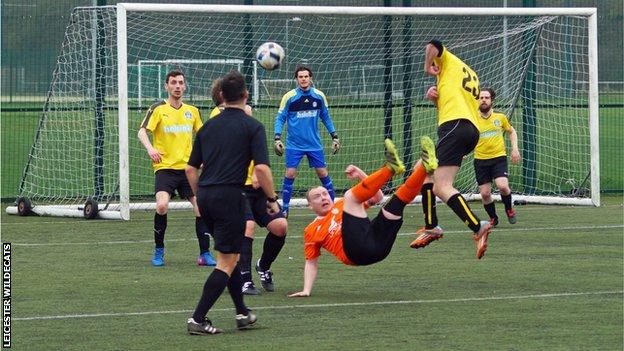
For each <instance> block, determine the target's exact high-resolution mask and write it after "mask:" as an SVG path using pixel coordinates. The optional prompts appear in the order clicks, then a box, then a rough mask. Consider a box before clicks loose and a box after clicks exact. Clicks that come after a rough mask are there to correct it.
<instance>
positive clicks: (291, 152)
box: [275, 65, 340, 217]
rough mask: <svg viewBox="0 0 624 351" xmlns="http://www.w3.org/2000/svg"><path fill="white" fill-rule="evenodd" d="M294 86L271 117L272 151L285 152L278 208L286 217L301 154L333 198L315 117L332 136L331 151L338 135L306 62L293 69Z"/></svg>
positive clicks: (332, 188) (323, 95) (335, 148)
mask: <svg viewBox="0 0 624 351" xmlns="http://www.w3.org/2000/svg"><path fill="white" fill-rule="evenodd" d="M295 80H296V81H297V88H296V89H293V90H291V91H289V92H287V93H286V94H284V96H283V97H282V101H281V103H280V107H279V110H278V111H277V117H276V118H275V153H276V154H277V155H278V156H282V155H284V154H285V157H284V158H285V165H286V174H285V176H284V182H283V184H282V199H283V205H282V211H283V212H284V215H285V216H286V217H288V210H289V205H290V198H291V196H292V192H293V187H294V184H295V177H296V176H297V167H299V162H301V159H302V158H303V156H306V157H307V158H308V165H309V166H310V168H314V169H315V170H316V174H317V175H318V177H319V179H320V180H321V184H322V185H323V187H324V188H325V189H327V191H328V192H329V195H330V196H331V198H332V200H333V199H334V196H335V193H334V185H333V184H332V180H331V178H330V176H329V174H328V173H327V163H326V162H325V154H324V153H323V144H322V143H321V135H320V133H319V123H318V121H319V119H320V120H321V122H323V124H324V125H325V128H327V131H328V132H329V134H330V135H331V137H332V152H333V154H336V153H337V152H338V150H340V139H338V133H336V128H335V127H334V123H333V122H332V119H331V116H330V115H329V110H328V108H327V98H326V97H325V94H323V92H322V91H320V90H318V89H316V88H315V87H314V86H313V84H312V70H311V69H310V68H309V67H306V66H301V65H300V66H297V68H296V69H295ZM284 124H288V127H287V129H288V133H287V136H286V147H284V143H283V142H282V134H283V131H284Z"/></svg>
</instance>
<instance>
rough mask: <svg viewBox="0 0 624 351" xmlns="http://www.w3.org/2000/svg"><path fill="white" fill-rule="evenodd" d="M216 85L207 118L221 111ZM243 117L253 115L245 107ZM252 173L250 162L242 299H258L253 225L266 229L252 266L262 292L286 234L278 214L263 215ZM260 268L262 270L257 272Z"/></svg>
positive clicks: (269, 282) (270, 282)
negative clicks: (262, 244)
mask: <svg viewBox="0 0 624 351" xmlns="http://www.w3.org/2000/svg"><path fill="white" fill-rule="evenodd" d="M220 81H221V80H220V79H216V80H215V81H214V82H213V83H212V100H213V101H214V103H215V104H216V105H217V106H216V107H215V108H214V109H213V110H212V112H211V113H210V118H213V117H215V116H218V115H219V114H220V113H221V111H222V110H223V105H224V104H223V99H222V98H221V95H220V92H221V88H220V86H219V83H220ZM245 113H246V114H248V115H249V116H252V113H253V111H252V110H251V107H250V106H249V105H246V106H245ZM253 170H254V162H253V161H251V162H250V163H249V168H248V170H247V179H246V181H245V188H244V191H245V195H246V198H247V203H248V206H247V207H246V209H245V218H246V220H247V223H246V227H245V237H244V238H243V243H242V246H241V252H240V258H239V260H238V266H239V268H240V271H241V277H242V279H243V294H245V295H260V291H259V290H258V289H257V288H256V286H255V285H254V282H253V279H252V278H251V262H252V253H253V252H252V251H253V250H252V247H253V240H254V237H255V234H254V232H255V226H256V223H258V225H259V226H260V227H263V228H267V229H268V231H269V232H268V234H267V236H266V238H265V239H264V246H263V250H262V256H261V258H260V259H259V260H258V262H257V263H256V270H257V271H258V275H259V276H260V282H261V283H262V287H263V288H264V290H266V291H274V290H275V287H274V284H273V272H272V271H271V268H270V267H271V264H272V263H273V261H275V259H276V258H277V256H278V255H279V253H280V251H281V250H282V247H283V246H284V243H285V239H286V232H287V231H288V222H287V221H286V218H285V217H284V214H283V212H282V211H280V212H279V213H276V214H273V215H269V214H268V213H267V211H266V201H267V199H266V195H265V194H264V192H263V191H262V190H261V189H260V185H259V184H258V179H257V178H256V176H255V173H254V171H253ZM261 265H262V267H264V268H260V267H261ZM267 267H268V268H267Z"/></svg>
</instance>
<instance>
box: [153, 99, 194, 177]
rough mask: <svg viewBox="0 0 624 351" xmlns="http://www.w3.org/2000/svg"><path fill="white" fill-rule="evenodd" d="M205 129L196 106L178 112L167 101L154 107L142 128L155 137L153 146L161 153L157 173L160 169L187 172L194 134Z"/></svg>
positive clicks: (185, 105)
mask: <svg viewBox="0 0 624 351" xmlns="http://www.w3.org/2000/svg"><path fill="white" fill-rule="evenodd" d="M201 126H202V120H201V114H200V113H199V110H198V109H197V108H196V107H195V106H191V105H187V104H184V103H183V104H182V106H180V108H178V109H176V108H174V107H173V106H171V105H170V104H169V103H168V102H167V101H161V102H157V103H155V104H153V105H152V106H151V107H150V108H149V110H148V111H147V114H146V115H145V118H144V119H143V122H142V123H141V128H145V129H147V130H148V131H150V132H151V133H152V136H153V137H152V139H153V140H152V143H153V146H154V148H155V149H156V150H158V151H160V152H161V153H162V155H161V162H160V163H155V164H153V166H154V172H156V171H158V170H161V169H177V170H180V169H184V168H186V163H187V162H188V159H189V157H190V156H191V150H192V149H193V133H194V132H197V131H198V130H199V128H201Z"/></svg>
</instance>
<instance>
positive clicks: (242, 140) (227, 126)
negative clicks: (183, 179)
mask: <svg viewBox="0 0 624 351" xmlns="http://www.w3.org/2000/svg"><path fill="white" fill-rule="evenodd" d="M221 95H222V97H223V100H224V101H225V109H224V110H223V112H221V113H220V114H219V115H218V116H217V117H215V118H212V119H210V120H208V121H207V122H206V123H205V124H204V126H203V127H202V128H201V129H200V130H199V132H197V136H196V137H195V142H194V143H193V151H192V152H191V156H190V158H189V161H188V165H187V167H186V176H187V178H188V181H189V183H190V185H191V187H192V189H193V193H194V194H197V204H198V207H199V212H200V213H201V216H202V218H203V219H204V221H205V222H206V224H207V225H208V228H209V229H210V232H211V233H213V234H212V235H213V238H214V249H215V250H216V251H217V266H216V267H215V269H214V270H213V271H212V273H211V274H210V276H208V279H206V283H205V284H204V290H203V292H202V296H201V299H200V300H199V303H198V305H197V308H196V309H195V312H194V313H193V316H192V317H191V318H189V319H188V320H187V330H188V332H189V334H195V335H206V334H218V333H221V332H222V331H223V330H221V329H219V328H216V327H214V326H213V325H212V322H211V321H210V320H209V319H208V318H206V315H207V314H208V310H210V308H211V307H212V306H213V305H214V303H215V302H216V301H217V299H218V298H219V296H221V294H222V293H223V290H224V289H225V287H226V286H227V288H228V291H229V293H230V296H231V297H232V301H233V302H234V306H235V308H236V326H237V328H238V329H245V328H247V327H249V326H250V325H252V324H254V323H255V322H256V316H255V315H254V314H253V313H251V312H250V310H249V309H248V308H247V306H246V305H245V302H244V301H243V293H242V285H243V281H242V278H241V273H240V269H239V268H238V266H237V262H238V258H239V254H240V249H241V244H242V242H243V237H244V236H245V204H246V203H247V200H246V198H245V194H244V192H243V187H244V184H245V179H246V178H247V168H248V166H249V162H251V161H252V160H253V161H254V164H255V166H254V172H255V173H256V176H257V178H258V182H259V183H260V187H261V188H262V190H263V191H264V193H265V194H266V195H267V198H268V200H267V211H269V213H271V214H273V213H277V212H278V211H280V208H279V205H278V204H277V195H276V193H275V190H274V188H273V176H272V175H271V169H270V168H269V157H268V152H267V146H266V133H265V130H264V126H263V125H262V123H260V122H258V120H256V119H255V118H249V116H247V114H245V104H246V103H247V98H248V97H249V93H248V91H247V89H246V88H245V79H244V78H243V76H242V75H241V74H240V73H239V72H237V71H232V72H230V73H228V74H227V75H225V76H224V77H223V79H222V81H221ZM202 165H203V167H202ZM200 167H202V172H201V175H199V168H200Z"/></svg>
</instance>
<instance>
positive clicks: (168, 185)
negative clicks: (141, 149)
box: [154, 169, 194, 199]
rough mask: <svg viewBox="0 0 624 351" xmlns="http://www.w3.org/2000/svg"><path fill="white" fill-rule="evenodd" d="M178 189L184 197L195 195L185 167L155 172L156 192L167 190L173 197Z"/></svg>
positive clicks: (179, 193)
mask: <svg viewBox="0 0 624 351" xmlns="http://www.w3.org/2000/svg"><path fill="white" fill-rule="evenodd" d="M176 190H177V191H178V195H180V197H181V198H183V199H189V198H191V197H193V196H194V195H193V189H191V185H190V184H189V182H188V179H186V173H185V172H184V170H183V169H159V170H157V171H156V173H154V194H155V193H157V192H159V191H166V192H168V193H169V196H170V197H173V196H174V195H175V191H176Z"/></svg>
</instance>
